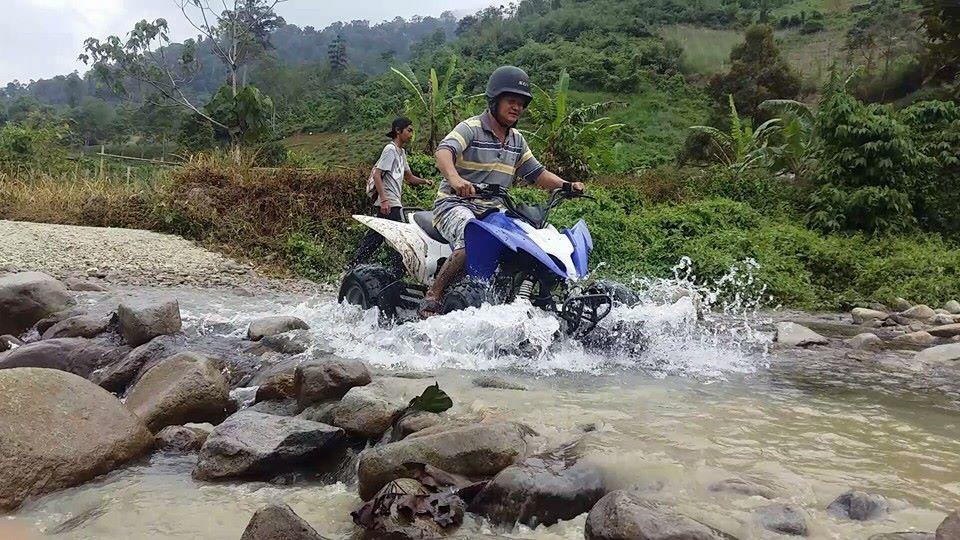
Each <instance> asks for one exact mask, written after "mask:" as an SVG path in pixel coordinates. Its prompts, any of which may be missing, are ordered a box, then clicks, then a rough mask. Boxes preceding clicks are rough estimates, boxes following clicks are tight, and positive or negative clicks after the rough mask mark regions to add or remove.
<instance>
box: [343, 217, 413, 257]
mask: <svg viewBox="0 0 960 540" xmlns="http://www.w3.org/2000/svg"><path fill="white" fill-rule="evenodd" d="M373 215H374V216H375V217H378V218H383V219H389V220H391V221H400V222H403V207H402V206H391V207H390V213H389V214H387V215H383V214H381V213H380V207H379V206H378V207H375V208H374V209H373ZM382 244H383V236H381V235H380V233H378V232H377V231H375V230H373V229H370V230H369V231H367V235H366V236H364V237H363V240H361V241H360V247H358V248H357V253H356V254H355V255H354V256H353V260H351V261H350V266H351V267H354V266H357V265H360V264H364V263H366V262H368V261H369V260H370V258H371V257H372V256H373V254H374V253H375V252H376V251H377V248H379V247H380V246H381V245H382ZM390 266H392V267H393V268H396V269H397V270H400V271H403V258H402V257H401V256H400V254H399V253H397V252H396V251H392V250H391V251H390Z"/></svg>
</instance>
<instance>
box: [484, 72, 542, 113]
mask: <svg viewBox="0 0 960 540" xmlns="http://www.w3.org/2000/svg"><path fill="white" fill-rule="evenodd" d="M503 94H518V95H521V96H523V97H525V98H527V103H528V104H529V103H530V102H531V101H533V94H532V93H530V77H528V76H527V73H526V72H525V71H523V70H522V69H520V68H518V67H514V66H501V67H498V68H497V69H496V71H494V72H493V74H492V75H490V80H489V81H487V101H489V102H494V101H496V100H497V99H498V98H499V97H500V96H502V95H503Z"/></svg>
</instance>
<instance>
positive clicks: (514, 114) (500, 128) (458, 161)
mask: <svg viewBox="0 0 960 540" xmlns="http://www.w3.org/2000/svg"><path fill="white" fill-rule="evenodd" d="M486 97H487V105H488V108H487V110H486V111H484V112H483V113H482V114H480V115H478V116H474V117H473V118H469V119H467V120H465V121H463V122H460V124H458V125H457V127H456V128H454V130H453V131H451V132H450V134H449V135H447V136H446V138H444V139H443V141H441V142H440V145H439V147H438V148H437V153H436V159H437V168H438V169H440V172H441V173H442V174H443V178H444V179H443V181H442V182H441V183H440V189H439V193H438V194H437V200H436V202H435V203H434V206H433V215H434V225H435V226H436V228H437V230H438V231H439V232H440V234H441V235H443V237H444V238H446V239H447V240H448V241H449V242H450V244H451V246H452V248H453V253H452V254H451V255H450V257H449V258H448V259H447V260H446V261H445V263H444V264H443V266H442V268H441V269H440V270H439V272H438V273H437V277H436V280H435V281H434V282H433V284H432V286H431V287H430V288H429V289H428V290H427V292H426V295H425V296H424V299H423V301H422V302H421V304H420V310H419V314H420V316H421V317H422V318H427V317H430V316H433V315H436V314H438V313H440V312H441V310H442V303H441V298H442V297H443V293H444V290H445V289H446V287H447V285H449V284H450V282H451V281H452V280H453V279H455V278H456V277H458V276H459V275H460V274H461V273H462V272H463V270H464V266H465V261H466V254H465V250H464V247H465V241H464V231H465V229H466V226H467V223H468V222H470V221H471V220H473V219H476V218H478V217H480V216H482V215H484V214H485V213H486V212H488V211H489V210H490V209H491V208H493V207H496V206H497V205H498V204H499V203H498V201H496V200H489V201H486V200H482V199H477V198H476V195H477V192H476V187H475V186H476V185H490V186H501V187H503V188H508V187H510V186H512V185H514V183H515V182H516V181H517V179H520V180H522V181H524V182H527V183H532V184H535V185H536V186H537V187H539V188H541V189H543V190H546V191H553V190H556V189H566V190H572V191H574V192H580V193H582V192H583V191H584V185H583V184H582V183H580V182H573V183H571V182H567V181H566V180H564V179H562V178H560V177H559V176H557V175H556V174H553V173H552V172H550V171H548V170H547V169H546V167H544V166H543V165H541V164H540V162H539V161H537V159H536V158H535V157H533V153H532V152H531V151H530V148H529V146H528V145H527V141H526V140H525V139H524V137H523V135H522V134H521V133H520V132H519V131H517V129H516V125H517V122H518V121H519V120H520V117H521V115H522V114H523V111H524V109H526V108H527V106H528V105H529V104H530V102H531V101H532V100H533V94H532V93H531V92H530V78H529V77H528V76H527V74H526V73H525V72H524V71H523V70H522V69H520V68H517V67H513V66H503V67H500V68H498V69H497V70H496V71H494V72H493V74H492V75H491V76H490V80H489V81H488V82H487V90H486Z"/></svg>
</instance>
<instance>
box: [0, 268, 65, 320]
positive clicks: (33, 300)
mask: <svg viewBox="0 0 960 540" xmlns="http://www.w3.org/2000/svg"><path fill="white" fill-rule="evenodd" d="M73 304H74V301H73V297H72V296H70V292H69V291H67V288H66V287H64V285H63V283H61V282H59V281H57V280H55V279H53V278H52V277H50V276H48V275H47V274H44V273H42V272H21V273H17V274H7V275H4V276H0V334H12V335H20V334H22V333H24V332H26V331H27V330H29V329H30V327H31V326H33V325H34V324H36V323H37V322H38V321H40V319H43V318H44V317H46V316H48V315H52V314H54V313H57V312H58V311H63V310H65V309H67V308H69V307H70V306H72V305H73Z"/></svg>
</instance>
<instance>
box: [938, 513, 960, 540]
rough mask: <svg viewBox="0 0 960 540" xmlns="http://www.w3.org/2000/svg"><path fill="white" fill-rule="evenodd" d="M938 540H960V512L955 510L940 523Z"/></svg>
mask: <svg viewBox="0 0 960 540" xmlns="http://www.w3.org/2000/svg"><path fill="white" fill-rule="evenodd" d="M936 540H960V510H954V511H953V512H951V513H950V515H948V516H947V518H946V519H944V520H943V522H942V523H940V526H939V527H937V535H936Z"/></svg>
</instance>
